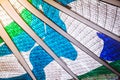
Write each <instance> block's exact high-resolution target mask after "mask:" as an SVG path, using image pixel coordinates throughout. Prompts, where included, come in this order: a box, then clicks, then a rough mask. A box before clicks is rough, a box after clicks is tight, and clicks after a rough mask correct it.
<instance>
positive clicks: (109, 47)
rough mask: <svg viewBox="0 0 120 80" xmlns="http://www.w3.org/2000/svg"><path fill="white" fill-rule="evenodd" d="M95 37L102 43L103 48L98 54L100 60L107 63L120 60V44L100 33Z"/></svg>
mask: <svg viewBox="0 0 120 80" xmlns="http://www.w3.org/2000/svg"><path fill="white" fill-rule="evenodd" d="M97 35H98V37H99V38H101V39H102V40H103V41H104V47H103V50H102V52H101V54H100V58H102V59H104V60H108V61H116V60H120V42H118V41H116V40H114V39H112V38H110V37H109V36H106V35H104V34H102V33H97Z"/></svg>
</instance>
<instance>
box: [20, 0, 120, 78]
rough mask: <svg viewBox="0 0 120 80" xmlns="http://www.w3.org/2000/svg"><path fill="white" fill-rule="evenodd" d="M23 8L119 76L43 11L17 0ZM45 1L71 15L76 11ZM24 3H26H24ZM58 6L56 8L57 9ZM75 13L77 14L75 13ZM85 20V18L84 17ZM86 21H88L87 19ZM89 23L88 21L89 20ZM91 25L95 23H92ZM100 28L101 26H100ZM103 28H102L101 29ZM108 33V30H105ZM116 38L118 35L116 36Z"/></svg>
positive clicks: (24, 0)
mask: <svg viewBox="0 0 120 80" xmlns="http://www.w3.org/2000/svg"><path fill="white" fill-rule="evenodd" d="M18 1H19V2H20V3H21V4H22V5H23V6H24V7H25V8H27V9H28V10H29V11H30V12H31V13H33V14H34V15H36V16H37V17H38V18H39V19H41V20H42V21H44V22H45V23H46V24H48V25H49V26H50V27H51V28H53V29H54V30H56V31H57V32H58V33H60V34H61V35H63V36H64V37H65V38H66V39H68V40H69V41H71V42H72V43H73V44H74V45H76V46H77V47H78V48H80V49H81V50H83V51H84V52H86V53H87V54H88V55H89V56H91V57H92V58H94V59H95V60H96V61H98V62H99V63H101V64H103V65H104V66H106V67H107V68H108V69H110V70H111V71H113V72H114V73H115V74H117V75H118V76H120V73H119V72H118V71H117V70H115V69H114V68H112V67H111V66H110V65H109V64H108V63H107V62H106V61H104V60H102V59H100V58H99V57H98V56H97V55H96V54H94V53H93V52H92V51H91V50H89V49H88V48H86V47H85V46H84V45H82V44H81V43H80V42H79V41H77V40H76V39H74V38H73V37H72V36H71V35H69V34H68V33H66V32H65V31H64V30H62V29H61V28H59V26H57V25H56V24H55V23H53V22H52V21H51V20H50V19H49V18H47V17H46V16H45V15H44V14H43V13H41V12H40V11H38V10H37V9H36V8H34V7H33V6H32V5H31V4H30V3H29V2H28V1H27V0H18ZM44 1H46V2H47V3H49V4H51V5H52V6H54V5H55V7H56V8H58V7H59V8H60V10H62V11H64V12H66V13H68V12H70V13H73V14H71V15H74V14H76V13H74V12H72V11H69V9H67V8H65V7H63V6H61V5H60V4H58V3H56V2H55V1H53V0H44ZM24 3H26V4H24ZM59 8H58V9H59ZM76 15H77V14H76ZM77 17H78V18H79V17H80V16H79V15H77ZM78 18H77V19H78ZM84 20H86V19H84ZM87 22H88V21H87ZM89 23H90V21H89ZM92 25H93V26H94V25H95V24H92ZM100 29H101V28H100ZM103 30H104V29H103ZM107 33H108V32H107ZM117 39H118V37H117Z"/></svg>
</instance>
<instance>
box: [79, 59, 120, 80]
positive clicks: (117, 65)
mask: <svg viewBox="0 0 120 80" xmlns="http://www.w3.org/2000/svg"><path fill="white" fill-rule="evenodd" d="M110 65H111V66H112V67H114V68H116V69H117V70H118V71H120V60H118V61H115V62H112V63H110ZM105 74H111V75H114V74H113V72H111V71H110V70H109V69H107V68H106V67H105V66H101V67H98V68H96V69H94V70H92V71H90V72H88V73H86V74H84V75H81V76H79V77H78V78H79V79H84V78H87V77H89V78H90V77H95V76H99V75H105ZM114 76H115V75H114Z"/></svg>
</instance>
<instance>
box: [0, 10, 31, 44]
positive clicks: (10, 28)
mask: <svg viewBox="0 0 120 80" xmlns="http://www.w3.org/2000/svg"><path fill="white" fill-rule="evenodd" d="M28 15H29V16H28ZM21 16H22V18H24V20H25V21H26V23H27V24H30V23H31V20H32V14H31V13H30V12H29V11H28V10H26V9H23V10H22V12H21ZM28 17H29V18H28ZM5 30H6V31H7V32H8V34H9V35H10V37H11V38H14V37H15V36H17V35H19V34H20V33H22V32H23V30H22V28H20V26H19V25H18V24H17V23H16V22H11V23H10V24H9V25H7V26H5ZM2 42H3V40H2V39H1V38H0V43H2Z"/></svg>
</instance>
